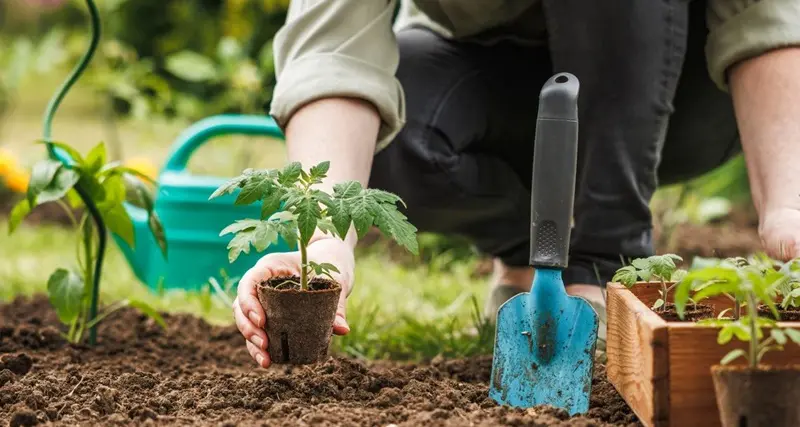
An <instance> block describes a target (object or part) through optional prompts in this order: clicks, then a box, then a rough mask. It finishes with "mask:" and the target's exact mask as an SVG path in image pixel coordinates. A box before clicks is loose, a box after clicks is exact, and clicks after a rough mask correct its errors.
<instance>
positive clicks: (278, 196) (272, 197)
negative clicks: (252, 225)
mask: <svg viewBox="0 0 800 427" xmlns="http://www.w3.org/2000/svg"><path fill="white" fill-rule="evenodd" d="M285 195H286V190H284V189H283V188H281V187H274V188H273V191H272V192H271V193H270V194H269V195H268V196H267V197H265V198H264V200H262V201H261V219H265V218H269V217H271V216H272V215H273V214H274V213H275V212H277V211H278V209H280V208H281V200H282V199H283V196H285Z"/></svg>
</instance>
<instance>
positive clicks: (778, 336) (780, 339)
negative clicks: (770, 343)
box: [769, 329, 786, 345]
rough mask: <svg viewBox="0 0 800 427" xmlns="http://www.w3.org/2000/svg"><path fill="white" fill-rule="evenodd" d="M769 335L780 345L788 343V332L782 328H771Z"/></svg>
mask: <svg viewBox="0 0 800 427" xmlns="http://www.w3.org/2000/svg"><path fill="white" fill-rule="evenodd" d="M769 335H770V336H771V337H772V339H774V340H775V342H776V343H778V344H780V345H784V344H786V334H785V333H783V331H782V330H780V329H771V330H770V331H769Z"/></svg>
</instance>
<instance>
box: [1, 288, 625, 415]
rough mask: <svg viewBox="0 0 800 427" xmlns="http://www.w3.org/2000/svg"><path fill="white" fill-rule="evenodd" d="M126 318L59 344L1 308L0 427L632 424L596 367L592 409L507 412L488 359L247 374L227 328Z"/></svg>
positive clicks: (239, 344)
mask: <svg viewBox="0 0 800 427" xmlns="http://www.w3.org/2000/svg"><path fill="white" fill-rule="evenodd" d="M165 319H166V320H167V323H168V325H169V327H168V330H167V331H163V330H162V329H160V328H159V327H158V326H157V325H156V324H154V323H153V322H152V321H151V320H149V319H147V318H145V317H143V316H141V315H139V314H137V313H136V312H134V311H131V310H128V311H121V312H119V313H117V314H115V315H114V316H113V317H112V318H109V319H107V322H106V323H104V324H103V325H101V328H100V337H99V339H100V343H99V344H98V346H97V347H95V348H87V347H75V346H70V345H67V344H66V343H64V342H63V341H62V340H61V339H60V336H59V334H58V331H57V330H56V329H55V326H56V325H57V323H56V322H57V321H56V318H55V315H54V313H53V312H52V310H51V309H50V306H49V304H48V302H47V300H46V299H45V298H42V297H39V298H35V299H33V300H30V299H24V298H19V299H16V300H14V301H12V302H11V303H9V304H5V305H2V306H0V425H12V426H21V425H33V424H34V423H37V422H41V423H43V422H50V423H52V424H54V425H97V426H100V425H103V426H113V425H156V426H158V425H212V426H233V425H269V426H276V425H322V426H324V425H354V426H388V425H391V424H396V425H408V426H411V425H426V426H468V425H487V426H488V425H515V426H597V427H599V426H634V425H639V424H638V422H637V421H636V418H635V416H634V415H633V414H632V413H631V411H630V409H629V408H628V407H627V406H626V405H625V403H624V401H623V400H622V399H621V398H620V397H619V395H618V394H617V393H616V391H615V390H614V388H613V387H612V386H611V385H610V384H609V383H608V382H606V380H605V375H604V368H603V367H602V366H598V369H597V370H596V373H595V378H594V381H593V394H592V400H591V409H590V411H589V413H588V414H587V415H585V416H581V417H575V418H572V419H569V418H568V417H567V416H566V413H564V412H562V411H559V410H555V409H552V408H536V409H529V410H513V409H508V408H502V407H498V406H496V405H495V404H494V403H493V402H492V401H491V400H490V399H489V398H488V397H487V394H488V392H487V382H488V380H489V371H490V366H491V359H490V358H487V357H479V358H473V359H467V360H441V361H435V362H432V363H429V364H421V365H413V364H400V363H391V362H375V363H362V362H358V361H354V360H349V359H340V358H331V359H330V360H328V361H327V362H325V363H322V364H319V365H314V366H303V367H294V368H289V367H272V368H270V369H268V370H263V369H260V368H257V367H256V366H255V364H254V363H253V362H251V360H250V358H249V356H248V354H247V353H246V350H245V346H244V343H243V340H242V338H241V336H240V335H239V334H238V332H237V331H236V330H235V329H234V328H233V327H215V326H210V325H208V324H206V323H205V322H203V321H201V320H199V319H197V318H194V317H190V316H174V315H172V316H166V317H165Z"/></svg>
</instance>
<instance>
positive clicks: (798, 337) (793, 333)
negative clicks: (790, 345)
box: [783, 328, 800, 345]
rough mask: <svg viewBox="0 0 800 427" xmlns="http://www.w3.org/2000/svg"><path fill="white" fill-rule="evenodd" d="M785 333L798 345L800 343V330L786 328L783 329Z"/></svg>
mask: <svg viewBox="0 0 800 427" xmlns="http://www.w3.org/2000/svg"><path fill="white" fill-rule="evenodd" d="M783 333H785V334H786V336H787V337H789V339H790V340H792V342H794V343H795V344H797V345H800V331H798V330H797V329H792V328H786V329H784V330H783Z"/></svg>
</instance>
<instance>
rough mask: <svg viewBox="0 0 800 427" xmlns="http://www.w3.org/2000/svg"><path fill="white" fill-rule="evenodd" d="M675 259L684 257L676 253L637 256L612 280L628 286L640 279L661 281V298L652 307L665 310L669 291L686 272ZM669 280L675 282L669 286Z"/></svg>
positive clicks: (681, 259)
mask: <svg viewBox="0 0 800 427" xmlns="http://www.w3.org/2000/svg"><path fill="white" fill-rule="evenodd" d="M675 261H683V258H681V257H679V256H678V255H675V254H664V255H653V256H650V257H647V258H637V259H634V260H633V261H631V263H630V265H626V266H623V267H622V268H620V269H619V270H617V272H616V274H614V277H613V278H612V279H611V280H612V281H614V282H619V283H622V284H623V285H625V286H627V287H628V288H630V287H632V286H634V285H635V284H636V283H638V282H639V281H640V280H641V281H644V282H658V283H660V284H661V289H659V291H658V293H659V296H660V298H659V299H658V300H656V302H655V303H653V306H652V307H651V308H652V309H653V310H656V311H661V312H663V311H664V310H665V309H666V301H667V296H668V295H669V292H670V291H671V290H672V289H673V288H674V287H675V285H676V284H677V282H679V281H680V280H681V279H682V278H683V276H684V275H685V274H686V271H685V270H680V269H678V267H677V265H676V264H675ZM667 282H675V283H674V284H672V285H671V286H667Z"/></svg>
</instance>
